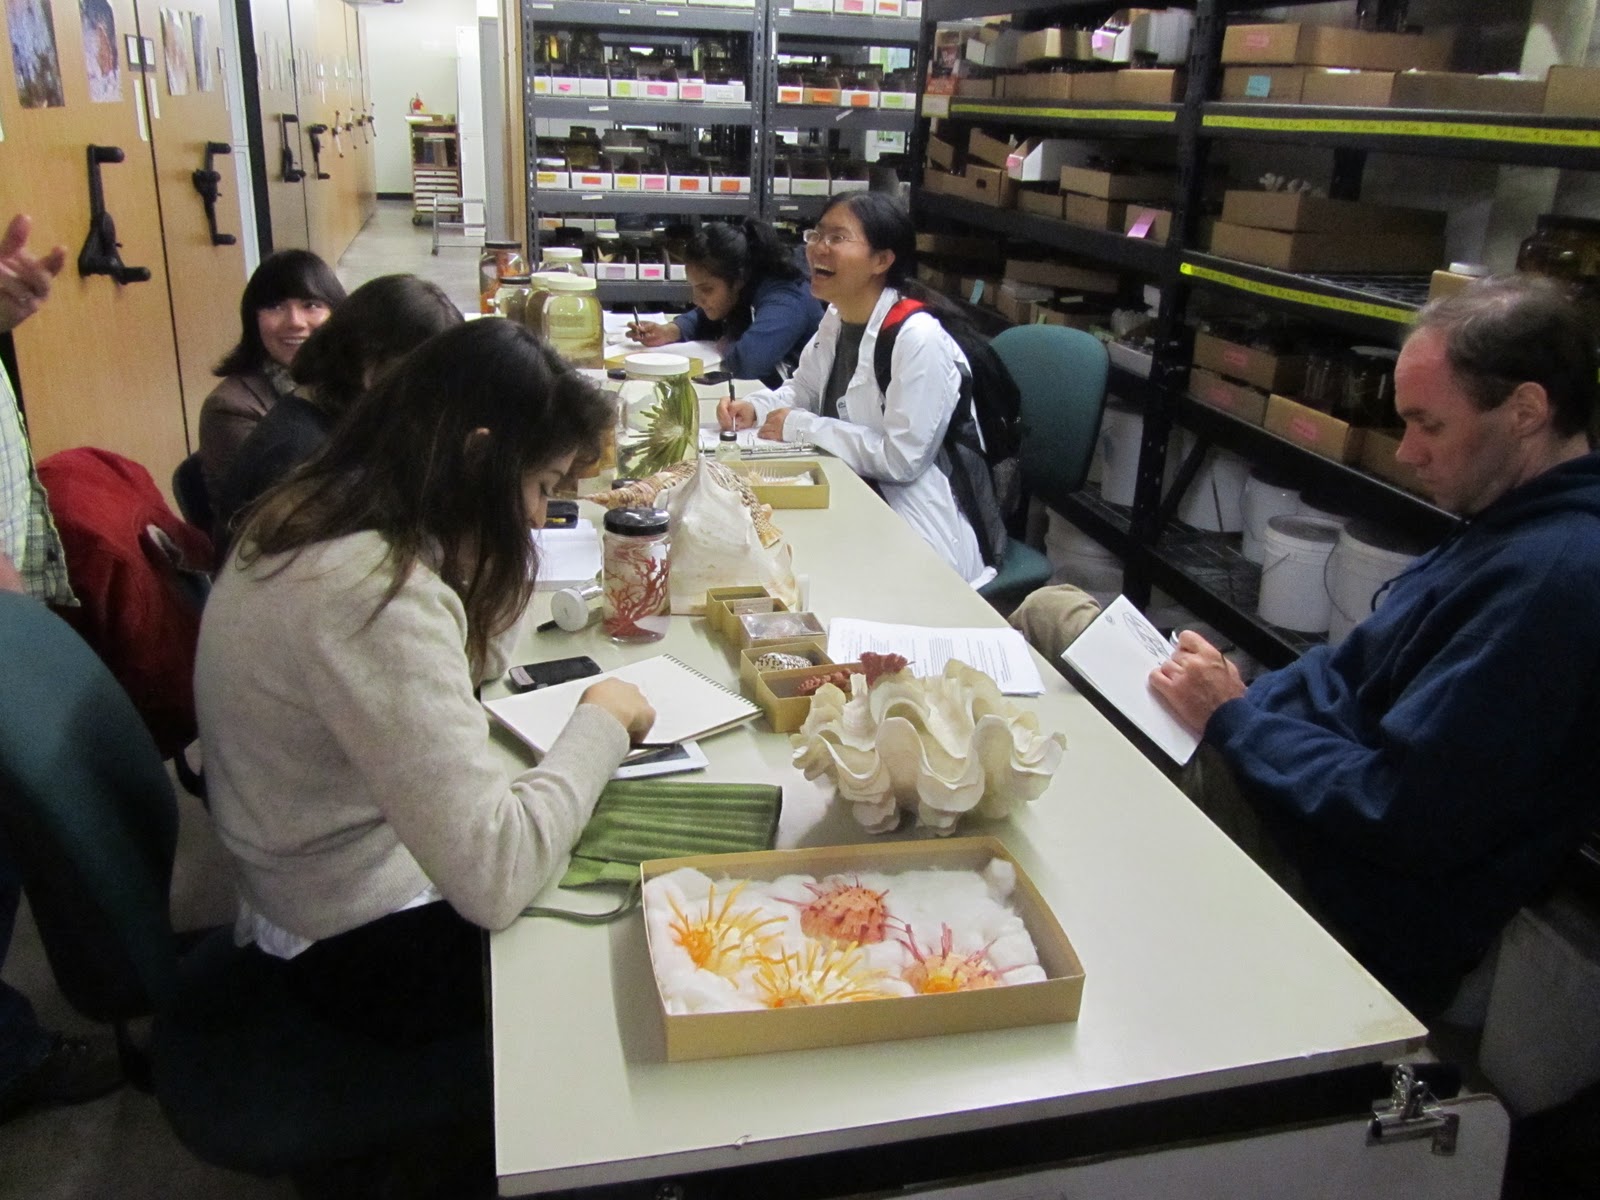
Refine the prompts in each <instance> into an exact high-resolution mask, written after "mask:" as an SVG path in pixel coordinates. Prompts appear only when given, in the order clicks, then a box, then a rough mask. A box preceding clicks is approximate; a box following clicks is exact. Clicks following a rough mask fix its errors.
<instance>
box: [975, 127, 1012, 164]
mask: <svg viewBox="0 0 1600 1200" xmlns="http://www.w3.org/2000/svg"><path fill="white" fill-rule="evenodd" d="M1016 148H1017V144H1016V143H1015V142H1013V141H1010V140H1006V141H1001V140H1000V139H999V138H996V137H990V136H989V135H988V134H986V133H985V132H984V131H983V130H981V129H974V130H973V131H972V133H971V134H970V135H968V137H967V159H968V160H969V161H971V160H972V159H977V160H978V161H979V162H981V163H988V164H989V165H990V166H994V167H1004V166H1005V165H1006V160H1007V159H1009V158H1010V157H1011V152H1012V151H1013V150H1015V149H1016Z"/></svg>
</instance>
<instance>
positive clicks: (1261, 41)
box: [1222, 21, 1450, 71]
mask: <svg viewBox="0 0 1600 1200" xmlns="http://www.w3.org/2000/svg"><path fill="white" fill-rule="evenodd" d="M1449 60H1450V38H1449V37H1447V36H1443V35H1440V34H1420V33H1374V32H1369V31H1368V30H1364V29H1345V28H1342V27H1340V26H1335V25H1307V24H1303V23H1301V22H1299V21H1286V22H1284V23H1283V24H1281V25H1230V26H1229V27H1228V30H1227V32H1226V33H1225V34H1224V36H1223V39H1222V61H1223V62H1224V63H1284V64H1291V63H1302V64H1306V65H1309V66H1318V67H1366V68H1368V69H1371V70H1378V71H1442V70H1444V69H1445V68H1446V67H1447V66H1448V65H1449Z"/></svg>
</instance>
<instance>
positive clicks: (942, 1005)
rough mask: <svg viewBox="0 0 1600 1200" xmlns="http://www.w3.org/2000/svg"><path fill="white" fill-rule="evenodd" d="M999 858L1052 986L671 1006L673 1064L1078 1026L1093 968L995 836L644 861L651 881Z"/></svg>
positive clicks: (665, 1017) (965, 863)
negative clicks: (752, 1005) (706, 1008)
mask: <svg viewBox="0 0 1600 1200" xmlns="http://www.w3.org/2000/svg"><path fill="white" fill-rule="evenodd" d="M996 858H1001V859H1005V860H1006V861H1007V862H1009V863H1011V864H1012V866H1013V867H1015V869H1016V877H1017V883H1016V889H1015V890H1014V891H1013V893H1012V896H1011V904H1012V907H1013V908H1014V909H1015V911H1016V913H1017V915H1018V916H1019V917H1021V918H1022V923H1023V925H1024V926H1026V928H1027V930H1028V934H1029V936H1030V937H1031V938H1032V939H1033V944H1034V946H1035V947H1036V948H1037V950H1038V952H1039V963H1040V965H1041V966H1042V967H1043V968H1044V973H1045V975H1046V978H1045V979H1044V980H1043V981H1042V982H1040V983H1022V984H1015V985H1012V986H1010V987H995V988H983V989H979V990H976V991H969V992H946V993H943V994H940V995H932V996H904V997H897V998H893V999H887V1000H863V1001H860V1002H859V1003H855V1004H816V1005H805V1006H800V1007H793V1008H776V1009H766V1010H763V1011H760V1012H731V1013H688V1014H683V1015H678V1014H669V1013H667V1012H666V1009H665V1006H664V1005H663V1007H662V1024H663V1026H664V1028H665V1030H666V1047H667V1060H668V1061H669V1062H687V1061H691V1060H694V1059H703V1058H723V1057H727V1056H730V1055H739V1054H761V1053H766V1052H770V1051H777V1050H805V1049H813V1048H817V1047H823V1046H848V1045H858V1044H860V1043H863V1042H877V1041H889V1040H896V1039H900V1038H912V1037H929V1036H933V1035H937V1034H948V1033H967V1032H971V1031H975V1030H983V1029H1008V1028H1012V1027H1015V1026H1018V1025H1040V1024H1046V1023H1049V1022H1054V1021H1075V1020H1077V1018H1078V1011H1079V1009H1080V1007H1081V1006H1082V1003H1083V985H1084V970H1083V964H1082V963H1081V962H1079V961H1078V955H1077V953H1076V951H1074V950H1073V948H1072V943H1071V942H1070V941H1068V940H1067V935H1066V933H1065V932H1064V931H1063V930H1062V928H1061V924H1060V922H1059V921H1057V920H1056V917H1055V914H1054V913H1052V912H1051V911H1050V906H1049V905H1048V904H1046V903H1045V899H1044V897H1043V896H1041V895H1040V894H1039V890H1038V888H1036V887H1035V886H1034V885H1033V881H1032V880H1031V879H1029V878H1028V876H1027V873H1026V872H1024V871H1023V869H1022V868H1021V867H1020V866H1017V864H1016V860H1015V859H1014V858H1012V857H1011V855H1010V853H1009V852H1008V851H1007V850H1006V848H1005V846H1004V845H1002V844H1001V843H1000V841H998V840H997V839H995V838H949V839H935V840H925V841H916V842H883V841H875V842H866V843H862V844H859V845H854V846H818V847H810V848H807V849H804V850H767V851H762V852H757V853H751V854H716V855H697V856H695V857H692V858H671V859H656V860H653V861H650V862H646V863H642V864H640V867H639V873H640V877H641V879H642V880H643V881H644V882H649V881H650V880H651V879H653V878H655V877H656V876H658V875H665V874H667V873H668V872H669V871H675V870H677V869H679V868H680V867H694V868H696V869H698V870H701V871H704V872H705V873H706V874H708V875H711V876H713V877H718V876H720V877H721V878H724V879H761V880H771V879H776V878H778V877H779V876H781V875H792V874H796V873H805V874H810V875H815V876H818V877H820V876H824V875H852V874H860V873H861V872H863V871H884V872H889V873H897V872H901V871H911V870H922V869H927V868H943V869H946V870H982V869H983V868H984V867H985V866H987V865H988V864H989V862H990V861H991V860H992V859H996ZM646 928H647V930H648V923H647V924H646Z"/></svg>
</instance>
